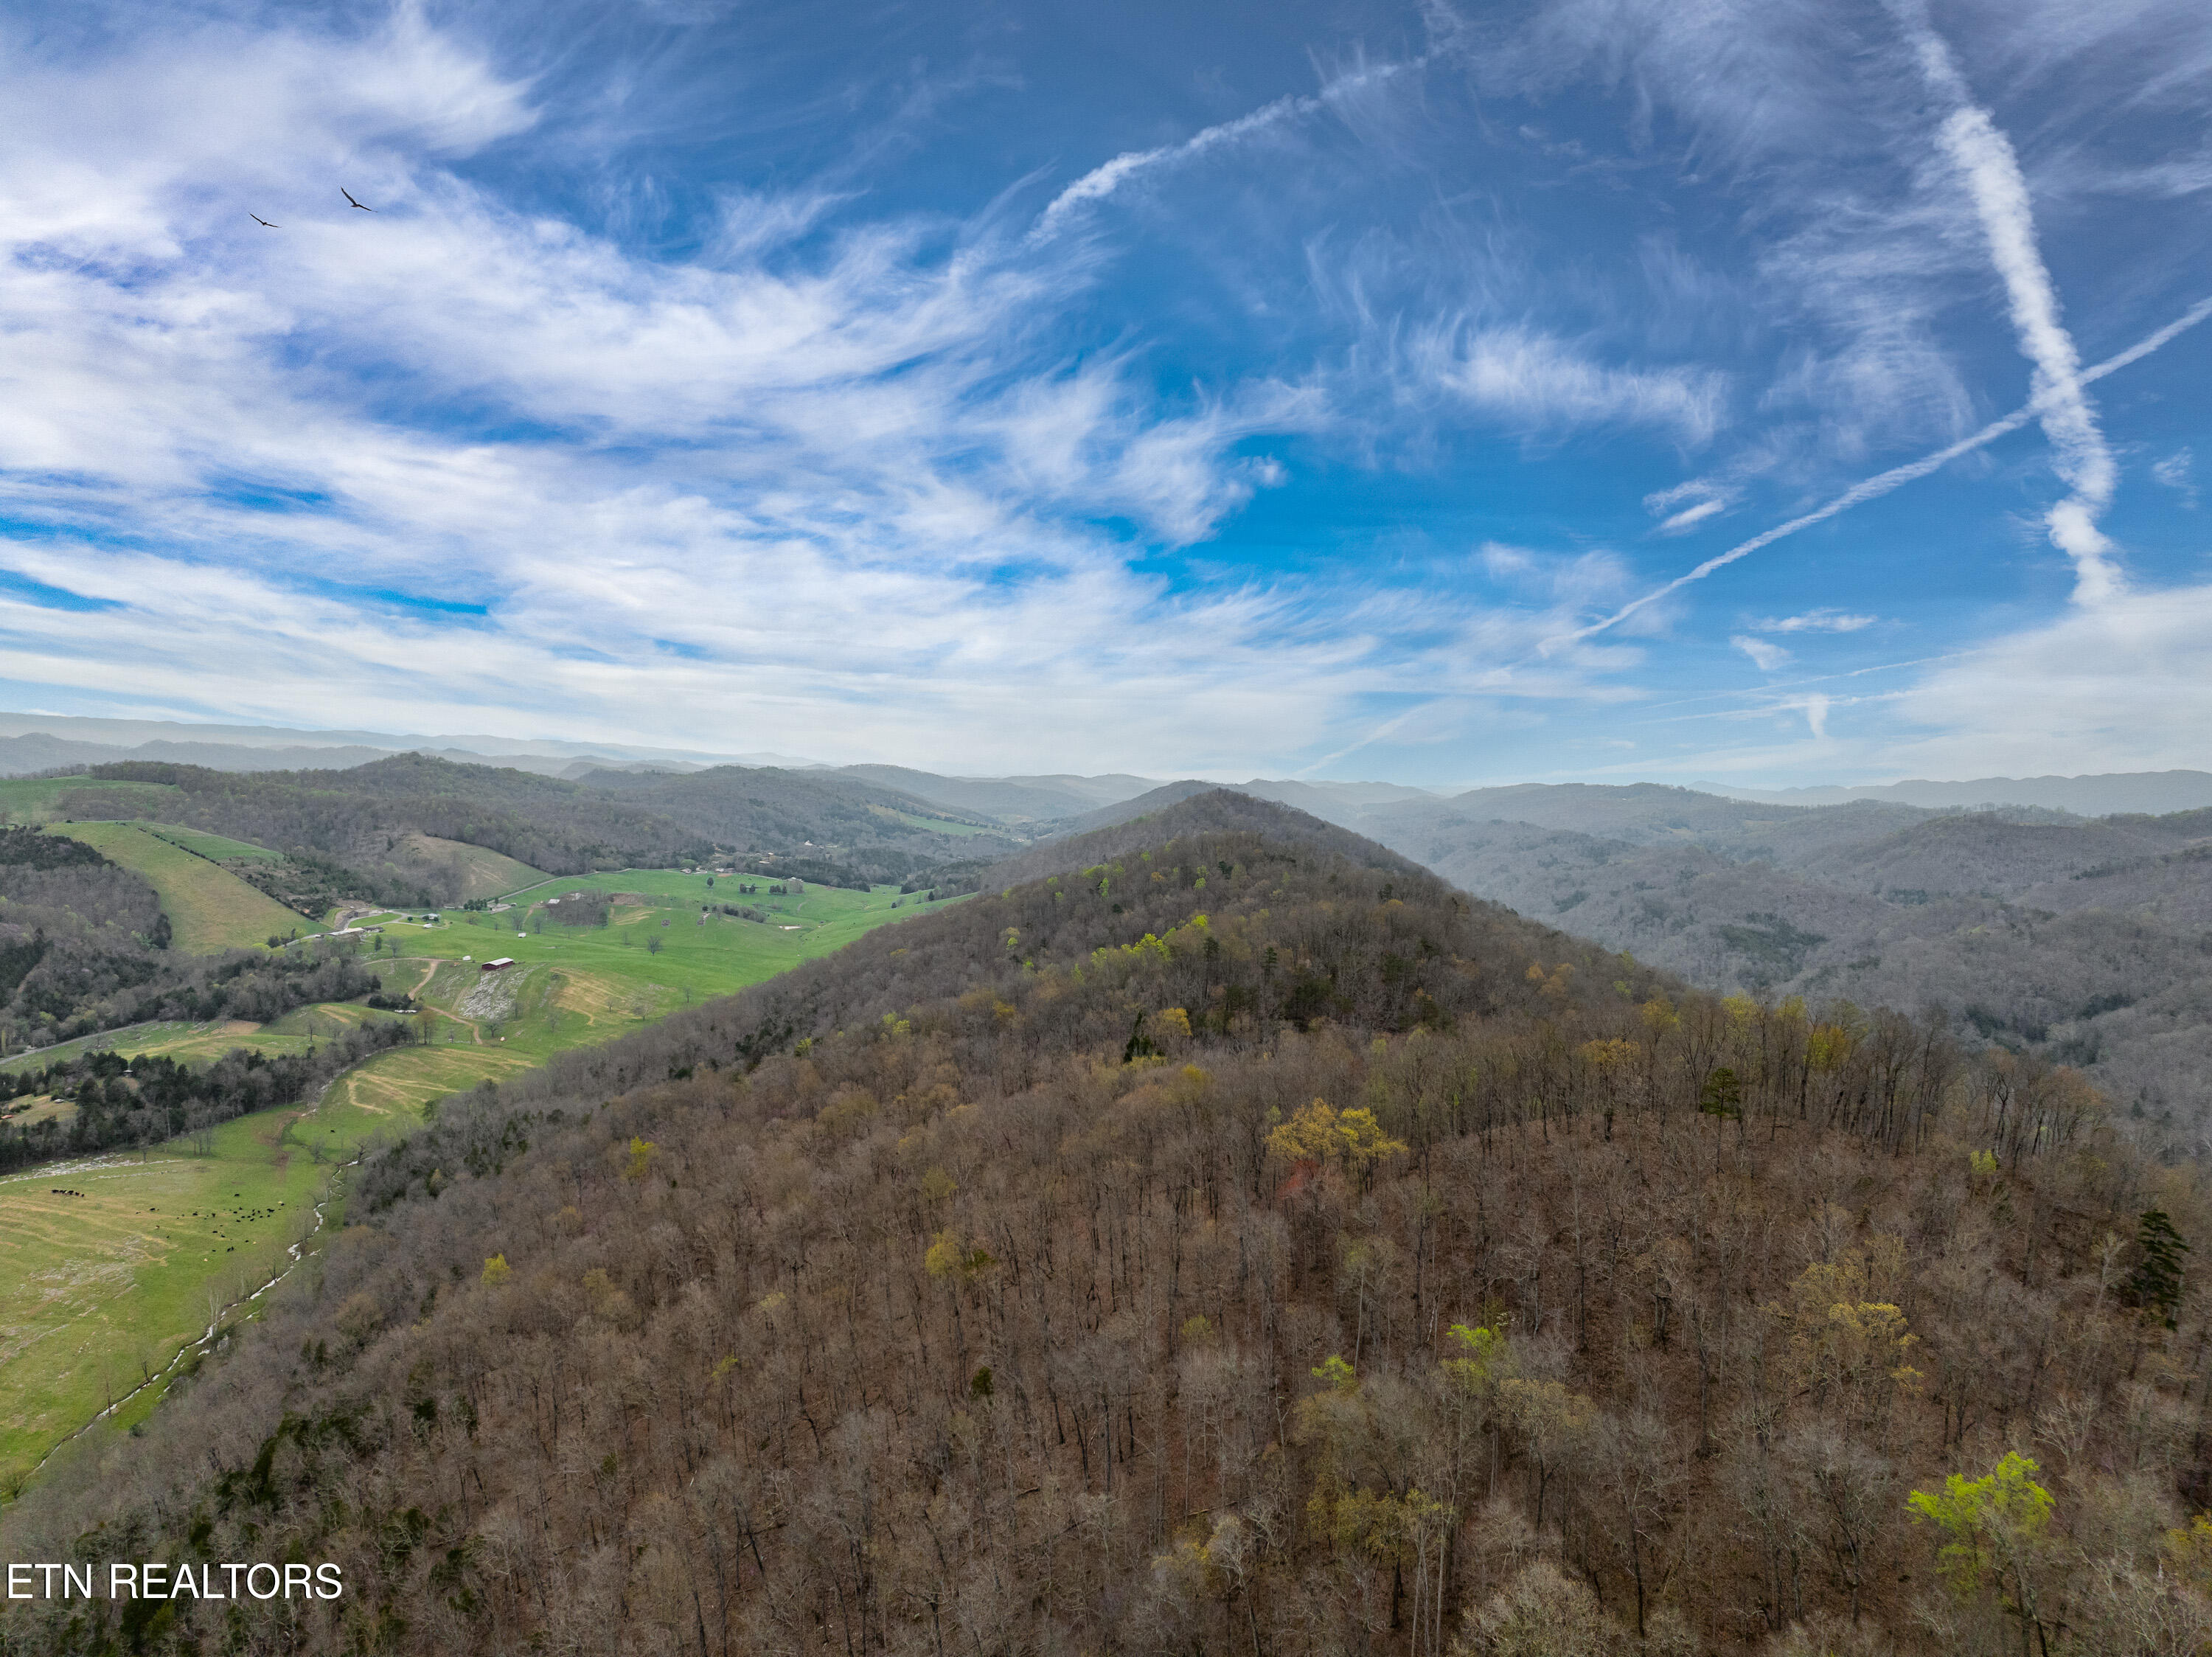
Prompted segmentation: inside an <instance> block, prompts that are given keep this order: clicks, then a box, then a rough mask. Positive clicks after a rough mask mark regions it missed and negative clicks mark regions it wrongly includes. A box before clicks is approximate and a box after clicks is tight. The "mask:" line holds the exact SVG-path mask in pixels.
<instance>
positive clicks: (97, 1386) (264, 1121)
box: [0, 1101, 388, 1492]
mask: <svg viewBox="0 0 2212 1657" xmlns="http://www.w3.org/2000/svg"><path fill="white" fill-rule="evenodd" d="M387 1121H388V1118H386V1117H385V1116H384V1115H382V1114H380V1113H376V1112H370V1111H367V1110H364V1109H362V1108H360V1107H359V1106H355V1105H353V1104H352V1103H351V1102H350V1101H333V1102H332V1103H331V1105H330V1106H328V1107H327V1108H325V1109H324V1110H321V1111H314V1110H298V1109H294V1110H286V1111H280V1112H264V1113H262V1114H261V1115H258V1116H252V1117H242V1118H239V1119H237V1120H236V1121H233V1122H229V1123H226V1124H223V1125H222V1127H221V1128H219V1129H217V1130H216V1134H215V1143H214V1146H213V1149H212V1152H211V1154H206V1155H198V1154H191V1152H190V1151H189V1150H188V1149H187V1148H185V1146H184V1145H183V1143H182V1142H179V1143H178V1144H177V1145H173V1146H166V1147H162V1148H157V1149H152V1150H149V1151H148V1152H146V1153H144V1154H143V1155H142V1154H138V1153H132V1154H128V1155H111V1156H106V1157H101V1158H98V1159H95V1160H94V1161H90V1162H86V1163H75V1164H69V1163H64V1164H60V1165H57V1166H51V1167H41V1168H38V1169H34V1170H33V1171H32V1172H30V1173H21V1174H16V1175H13V1176H9V1177H6V1178H0V1256H4V1258H6V1259H7V1261H8V1263H9V1270H8V1271H7V1272H6V1273H4V1274H0V1492H4V1491H9V1490H12V1489H15V1488H16V1487H17V1486H18V1485H19V1484H20V1483H21V1480H22V1479H23V1478H24V1477H26V1476H27V1474H28V1473H29V1471H30V1470H31V1468H32V1467H33V1466H34V1465H36V1464H37V1462H38V1461H39V1459H40V1458H41V1457H43V1456H44V1455H45V1454H46V1453H47V1452H48V1451H50V1450H51V1449H52V1447H54V1445H55V1444H56V1443H58V1442H59V1441H61V1440H62V1439H63V1438H64V1436H65V1435H68V1434H69V1433H70V1432H73V1431H75V1430H76V1429H78V1428H81V1427H82V1426H84V1425H85V1424H86V1423H87V1422H89V1421H90V1420H91V1419H92V1418H93V1417H94V1416H95V1415H97V1414H98V1413H99V1412H100V1411H101V1410H106V1408H107V1407H108V1406H109V1405H111V1404H113V1403H115V1402H116V1401H117V1400H118V1399H120V1398H123V1397H124V1396H125V1394H127V1393H129V1392H131V1391H132V1389H133V1388H136V1387H137V1386H139V1385H140V1384H141V1383H142V1382H143V1381H146V1380H149V1379H151V1378H153V1377H155V1376H158V1375H160V1374H161V1373H162V1372H163V1371H164V1370H165V1369H167V1367H168V1366H169V1364H170V1362H171V1360H172V1359H173V1357H174V1356H175V1355H176V1353H177V1352H178V1350H179V1349H180V1348H181V1347H183V1346H184V1345H185V1343H187V1342H189V1341H191V1340H194V1339H196V1338H197V1337H199V1336H200V1335H201V1334H202V1333H203V1332H204V1331H205V1330H206V1328H207V1327H208V1325H210V1323H211V1322H212V1321H214V1319H215V1318H216V1315H217V1314H218V1313H219V1311H220V1309H221V1308H222V1307H225V1306H227V1305H229V1304H231V1303H233V1302H236V1301H240V1300H243V1299H244V1298H245V1297H246V1296H247V1295H250V1294H251V1293H252V1291H253V1290H254V1289H256V1288H259V1287H260V1285H261V1284H263V1283H264V1282H268V1280H269V1279H270V1277H271V1276H274V1275H276V1272H277V1271H278V1270H282V1269H283V1265H284V1264H286V1261H285V1258H284V1251H285V1249H286V1247H287V1246H288V1245H289V1244H291V1243H293V1242H295V1241H297V1240H299V1239H300V1238H301V1235H302V1234H304V1232H305V1230H306V1229H307V1228H308V1227H309V1226H310V1225H312V1223H313V1214H314V1205H315V1203H316V1202H317V1201H318V1200H319V1198H320V1197H321V1196H322V1194H323V1192H324V1191H325V1187H326V1186H327V1185H328V1182H329V1179H330V1176H331V1173H332V1171H333V1169H334V1168H335V1167H337V1164H338V1163H340V1162H343V1161H345V1160H347V1159H348V1158H349V1157H350V1156H351V1155H352V1154H353V1153H354V1148H355V1147H356V1145H357V1144H358V1143H359V1142H360V1141H361V1140H362V1137H363V1136H365V1135H367V1134H368V1133H370V1132H373V1131H374V1130H376V1129H377V1128H379V1127H380V1126H382V1125H385V1124H386V1123H387ZM57 1191H81V1192H82V1193H83V1195H82V1196H81V1197H72V1196H59V1195H56V1192H57ZM154 1399H155V1394H154V1392H150V1391H149V1392H147V1393H145V1394H144V1395H143V1396H142V1397H141V1398H139V1399H138V1400H137V1407H136V1408H131V1407H127V1406H126V1409H125V1411H124V1412H123V1413H121V1415H120V1416H119V1417H118V1418H117V1419H114V1420H112V1422H111V1423H110V1424H111V1426H113V1427H127V1426H129V1425H130V1424H131V1422H132V1421H134V1420H136V1419H137V1418H140V1417H142V1416H143V1415H144V1414H145V1413H146V1411H147V1410H149V1409H150V1408H151V1407H152V1405H153V1403H154Z"/></svg>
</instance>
